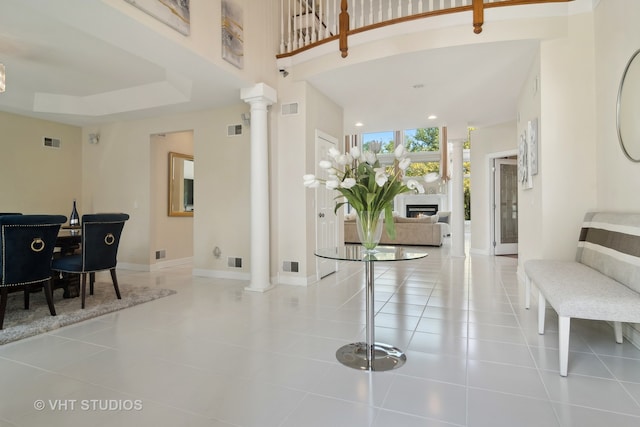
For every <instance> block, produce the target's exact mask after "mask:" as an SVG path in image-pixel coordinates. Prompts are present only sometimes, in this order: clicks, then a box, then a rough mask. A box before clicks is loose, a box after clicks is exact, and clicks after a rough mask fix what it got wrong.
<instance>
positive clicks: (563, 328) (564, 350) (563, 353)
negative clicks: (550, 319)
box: [558, 316, 571, 377]
mask: <svg viewBox="0 0 640 427" xmlns="http://www.w3.org/2000/svg"><path fill="white" fill-rule="evenodd" d="M570 330H571V318H570V317H564V316H559V317H558V335H559V340H558V342H559V345H560V375H561V376H563V377H566V376H567V366H568V364H569V333H570Z"/></svg>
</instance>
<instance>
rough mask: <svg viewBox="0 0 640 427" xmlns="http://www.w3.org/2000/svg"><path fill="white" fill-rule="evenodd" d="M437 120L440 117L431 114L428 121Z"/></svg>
mask: <svg viewBox="0 0 640 427" xmlns="http://www.w3.org/2000/svg"><path fill="white" fill-rule="evenodd" d="M437 118H438V116H436V115H435V114H431V115H430V116H429V117H427V119H429V120H435V119H437Z"/></svg>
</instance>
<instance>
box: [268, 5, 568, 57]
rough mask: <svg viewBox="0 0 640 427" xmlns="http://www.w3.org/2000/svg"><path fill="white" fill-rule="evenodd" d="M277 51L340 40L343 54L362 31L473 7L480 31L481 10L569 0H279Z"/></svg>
mask: <svg viewBox="0 0 640 427" xmlns="http://www.w3.org/2000/svg"><path fill="white" fill-rule="evenodd" d="M280 1H281V8H282V17H283V19H282V21H281V23H280V53H279V54H278V55H277V58H285V57H289V56H294V55H295V54H297V53H300V52H302V51H305V50H308V49H310V48H312V47H314V46H318V45H321V44H324V43H328V42H330V41H334V40H339V42H340V43H339V46H340V51H341V52H342V57H343V58H344V57H346V56H347V55H348V44H347V38H348V36H350V35H353V34H357V33H360V32H362V31H367V30H372V29H376V28H380V27H383V26H386V25H392V24H398V23H401V22H407V21H411V20H415V19H423V18H428V17H431V16H437V15H443V14H447V13H458V12H464V11H473V23H472V24H473V31H474V32H475V33H476V34H479V33H480V32H482V25H483V24H484V10H485V9H487V8H491V7H500V6H514V5H523V4H533V3H562V2H569V1H572V0H280Z"/></svg>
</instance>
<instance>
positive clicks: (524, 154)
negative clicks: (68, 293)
mask: <svg viewBox="0 0 640 427" xmlns="http://www.w3.org/2000/svg"><path fill="white" fill-rule="evenodd" d="M528 145H529V144H528V143H527V130H526V129H525V130H523V131H522V134H520V139H519V142H518V181H519V182H520V187H521V188H522V189H523V190H528V189H530V188H533V178H532V177H531V174H530V173H529V147H528Z"/></svg>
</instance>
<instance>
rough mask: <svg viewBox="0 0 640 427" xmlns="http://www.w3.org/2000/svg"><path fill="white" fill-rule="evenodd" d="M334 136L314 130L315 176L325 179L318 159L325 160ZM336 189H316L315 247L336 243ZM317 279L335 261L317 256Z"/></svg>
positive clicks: (326, 271) (323, 275) (321, 187)
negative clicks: (334, 211) (334, 210)
mask: <svg viewBox="0 0 640 427" xmlns="http://www.w3.org/2000/svg"><path fill="white" fill-rule="evenodd" d="M337 143H338V141H337V140H336V138H334V137H332V136H330V135H327V134H324V133H322V132H320V131H318V130H316V176H317V177H318V178H322V179H326V178H327V171H326V170H324V169H321V168H320V167H318V163H319V162H320V160H327V159H328V157H329V155H328V153H329V149H330V148H332V147H333V148H335V147H336V145H337ZM335 196H336V191H334V190H327V188H326V187H325V186H323V185H321V186H319V187H318V188H317V189H316V200H315V202H316V249H320V248H333V247H335V246H337V245H338V217H337V216H336V215H335V214H334V213H333V208H334V206H335V199H334V197H335ZM316 262H317V269H316V271H317V276H318V280H319V279H321V278H323V277H325V276H327V275H329V274H331V273H333V272H335V271H336V261H333V260H329V259H325V258H318V257H316Z"/></svg>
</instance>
